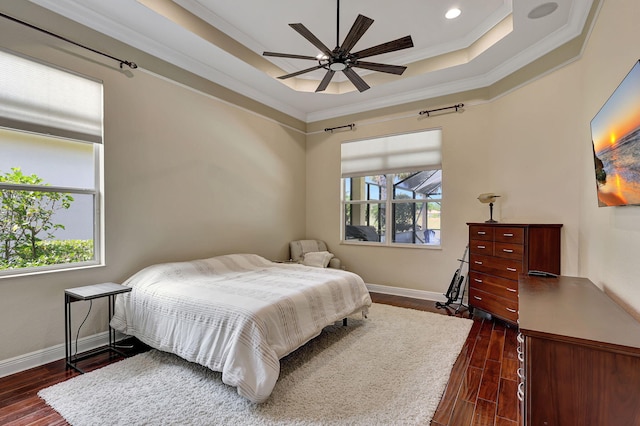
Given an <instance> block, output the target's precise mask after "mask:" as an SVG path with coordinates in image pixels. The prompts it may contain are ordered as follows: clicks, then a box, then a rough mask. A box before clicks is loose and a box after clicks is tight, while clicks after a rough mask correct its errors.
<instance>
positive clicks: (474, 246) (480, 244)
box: [469, 240, 493, 256]
mask: <svg viewBox="0 0 640 426" xmlns="http://www.w3.org/2000/svg"><path fill="white" fill-rule="evenodd" d="M469 252H470V253H475V254H483V255H485V256H493V241H487V240H470V241H469Z"/></svg>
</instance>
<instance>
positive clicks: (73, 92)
mask: <svg viewBox="0 0 640 426" xmlns="http://www.w3.org/2000/svg"><path fill="white" fill-rule="evenodd" d="M0 127H5V128H10V129H17V130H24V131H28V132H34V133H40V134H46V135H52V136H57V137H62V138H66V139H74V140H79V141H85V142H94V143H102V84H101V83H100V82H97V81H94V80H90V79H88V78H85V77H82V76H79V75H77V74H73V73H71V72H67V71H63V70H61V69H58V68H54V67H51V66H47V65H43V64H41V63H39V62H36V61H33V60H29V59H25V58H22V57H20V56H16V55H13V54H10V53H7V52H5V51H2V50H0Z"/></svg>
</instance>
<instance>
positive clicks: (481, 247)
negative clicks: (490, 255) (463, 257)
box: [478, 246, 487, 249]
mask: <svg viewBox="0 0 640 426" xmlns="http://www.w3.org/2000/svg"><path fill="white" fill-rule="evenodd" d="M478 248H479V249H486V248H487V247H486V246H478Z"/></svg>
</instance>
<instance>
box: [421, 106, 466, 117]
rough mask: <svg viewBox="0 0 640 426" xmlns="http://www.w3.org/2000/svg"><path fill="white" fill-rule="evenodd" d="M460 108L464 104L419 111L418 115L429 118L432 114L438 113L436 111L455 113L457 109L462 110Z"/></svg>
mask: <svg viewBox="0 0 640 426" xmlns="http://www.w3.org/2000/svg"><path fill="white" fill-rule="evenodd" d="M462 107H464V104H456V105H451V106H448V107H444V108H438V109H426V110H424V111H420V112H419V113H418V114H420V115H426V116H427V117H430V114H431V113H432V112H438V111H445V110H448V109H455V110H456V111H455V112H458V110H459V109H462Z"/></svg>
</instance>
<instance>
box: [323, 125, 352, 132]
mask: <svg viewBox="0 0 640 426" xmlns="http://www.w3.org/2000/svg"><path fill="white" fill-rule="evenodd" d="M347 127H348V128H349V130H353V128H354V127H356V125H355V123H351V124H345V125H344V126H338V127H327V128H326V129H324V131H325V132H331V133H333V131H334V130H338V129H346V128H347Z"/></svg>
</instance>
